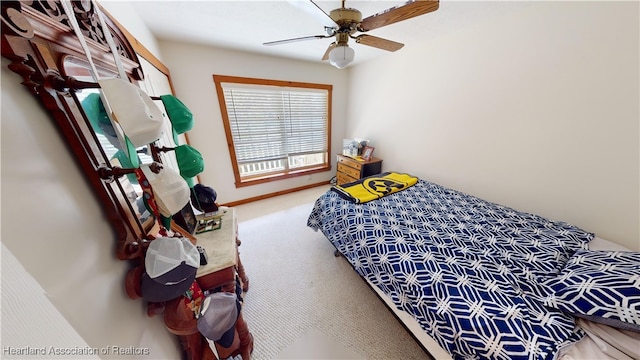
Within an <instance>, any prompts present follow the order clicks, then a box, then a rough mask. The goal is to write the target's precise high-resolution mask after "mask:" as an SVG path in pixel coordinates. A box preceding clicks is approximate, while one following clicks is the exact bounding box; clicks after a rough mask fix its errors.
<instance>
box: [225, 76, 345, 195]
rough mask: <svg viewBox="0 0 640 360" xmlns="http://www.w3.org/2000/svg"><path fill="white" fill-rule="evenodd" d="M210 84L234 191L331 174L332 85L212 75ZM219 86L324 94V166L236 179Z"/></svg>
mask: <svg viewBox="0 0 640 360" xmlns="http://www.w3.org/2000/svg"><path fill="white" fill-rule="evenodd" d="M213 81H214V84H215V87H216V93H217V96H218V105H219V107H220V113H221V114H222V123H223V125H224V131H225V135H226V138H227V147H228V149H229V156H230V158H231V165H232V166H233V174H234V177H235V186H236V188H239V187H244V186H250V185H257V184H262V183H266V182H270V181H276V180H283V179H289V178H293V177H298V176H304V175H310V174H314V173H319V172H323V171H329V170H331V156H330V154H331V112H332V91H333V85H327V84H315V83H305V82H295V81H283V80H270V79H259V78H248V77H237V76H227V75H215V74H214V75H213ZM222 83H235V84H247V85H264V86H280V87H289V88H292V87H293V88H305V89H318V90H326V91H327V156H326V162H325V163H324V164H319V165H312V166H309V167H305V168H298V169H294V170H287V171H284V172H281V173H276V174H266V175H256V176H252V177H248V178H247V177H245V178H242V177H241V176H240V169H239V166H238V159H237V157H236V152H235V145H234V142H233V136H232V134H231V125H230V124H231V123H230V121H229V115H228V113H227V106H226V102H225V97H224V89H223V87H222Z"/></svg>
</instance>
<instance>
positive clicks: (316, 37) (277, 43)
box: [262, 35, 333, 46]
mask: <svg viewBox="0 0 640 360" xmlns="http://www.w3.org/2000/svg"><path fill="white" fill-rule="evenodd" d="M332 36H333V35H331V36H330V35H311V36H303V37H299V38H292V39H285V40H277V41H269V42H266V43H262V45H267V46H271V45H280V44H288V43H292V42H298V41H306V40H317V39H326V38H330V37H332Z"/></svg>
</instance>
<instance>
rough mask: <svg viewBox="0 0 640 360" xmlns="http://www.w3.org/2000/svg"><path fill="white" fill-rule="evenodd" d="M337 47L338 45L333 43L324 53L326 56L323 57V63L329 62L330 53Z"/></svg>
mask: <svg viewBox="0 0 640 360" xmlns="http://www.w3.org/2000/svg"><path fill="white" fill-rule="evenodd" d="M335 47H336V43H334V42H333V43H331V45H329V47H328V48H327V51H325V52H324V56H323V57H322V61H325V60H329V53H330V52H331V50H333V49H335Z"/></svg>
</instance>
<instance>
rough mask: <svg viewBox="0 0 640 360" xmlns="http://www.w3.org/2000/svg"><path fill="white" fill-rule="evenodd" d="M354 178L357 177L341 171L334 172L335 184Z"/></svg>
mask: <svg viewBox="0 0 640 360" xmlns="http://www.w3.org/2000/svg"><path fill="white" fill-rule="evenodd" d="M356 180H358V179H354V178H352V177H351V176H349V175H346V174H343V173H337V174H336V184H337V185H342V184H346V183H350V182H354V181H356Z"/></svg>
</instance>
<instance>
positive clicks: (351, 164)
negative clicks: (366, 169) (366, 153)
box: [338, 156, 362, 172]
mask: <svg viewBox="0 0 640 360" xmlns="http://www.w3.org/2000/svg"><path fill="white" fill-rule="evenodd" d="M340 164H343V165H346V166H349V167H352V168H354V169H356V170H358V172H360V170H362V164H361V163H359V162H358V161H356V160H352V159H349V158H345V157H341V156H338V165H340Z"/></svg>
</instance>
